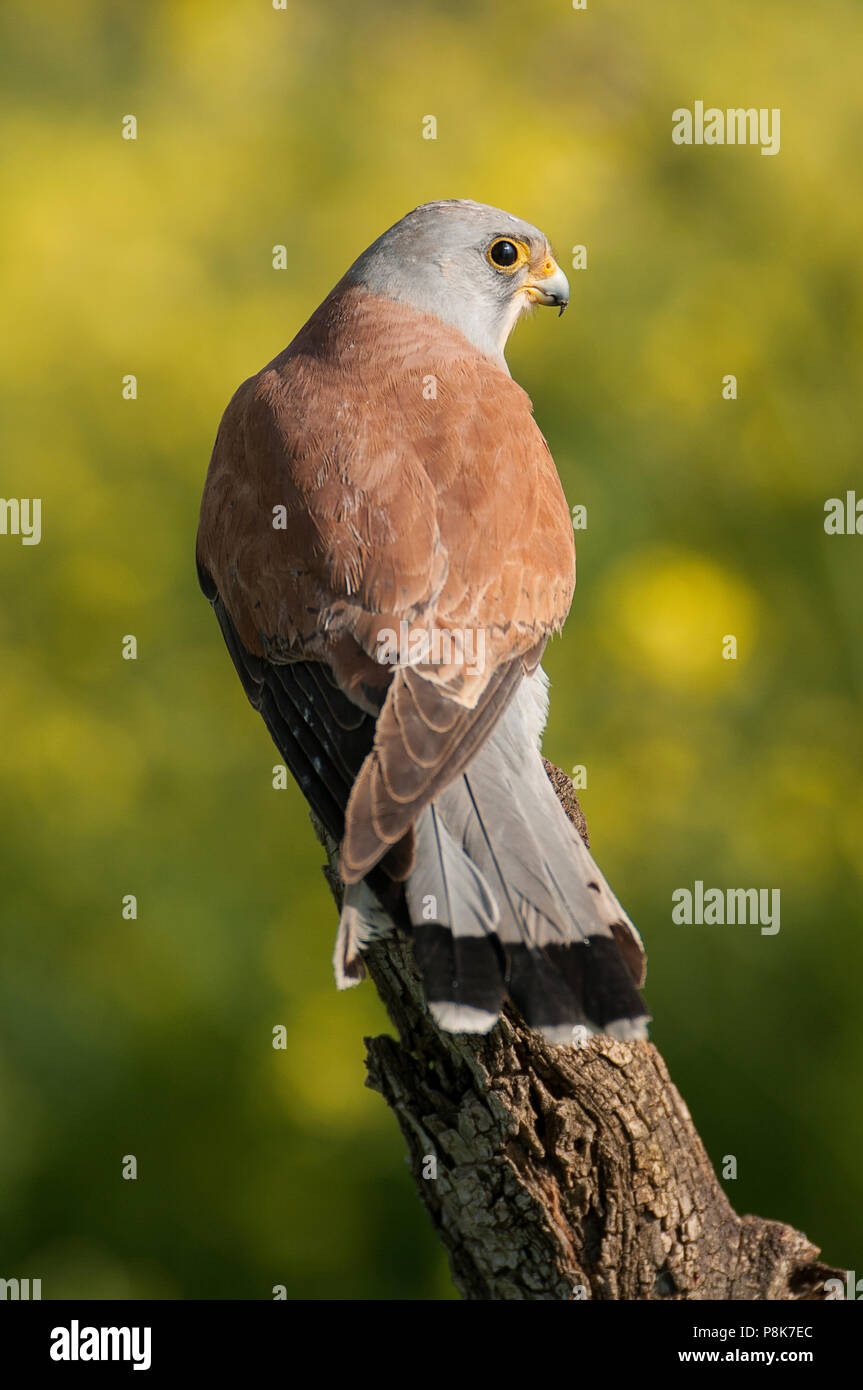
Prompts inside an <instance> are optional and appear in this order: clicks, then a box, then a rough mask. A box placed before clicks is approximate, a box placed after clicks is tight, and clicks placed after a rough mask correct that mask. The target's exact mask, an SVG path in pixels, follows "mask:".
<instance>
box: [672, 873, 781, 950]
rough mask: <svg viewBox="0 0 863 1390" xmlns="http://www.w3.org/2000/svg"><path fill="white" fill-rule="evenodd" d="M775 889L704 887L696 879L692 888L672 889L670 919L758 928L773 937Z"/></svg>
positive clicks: (776, 905)
mask: <svg viewBox="0 0 863 1390" xmlns="http://www.w3.org/2000/svg"><path fill="white" fill-rule="evenodd" d="M779 895H780V890H779V889H778V888H724V889H723V888H708V889H707V890H706V891H705V888H704V884H703V882H702V880H701V879H700V878H699V879H696V881H695V888H694V890H693V891H690V889H689V888H675V890H674V892H673V893H672V895H671V901H672V904H673V907H672V911H671V920H672V922H676V923H677V925H678V926H690V925H691V924H692V923H696V924H697V925H698V926H708V927H712V926H724V925H725V924H726V923H727V924H729V925H730V926H734V925H735V924H740V925H744V926H745V925H747V924H751V925H753V926H760V927H761V935H762V936H775V935H776V933H777V932H778V930H779Z"/></svg>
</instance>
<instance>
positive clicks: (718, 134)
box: [671, 101, 780, 154]
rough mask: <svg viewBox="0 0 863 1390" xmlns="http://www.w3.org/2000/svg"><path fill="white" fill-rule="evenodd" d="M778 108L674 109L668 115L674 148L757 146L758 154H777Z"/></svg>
mask: <svg viewBox="0 0 863 1390" xmlns="http://www.w3.org/2000/svg"><path fill="white" fill-rule="evenodd" d="M779 117H780V108H779V107H778V106H774V107H773V109H772V110H768V108H767V107H766V106H762V107H761V108H760V109H758V108H756V107H754V106H750V107H747V108H744V107H742V106H735V107H729V108H728V110H727V111H723V110H722V109H721V108H720V107H719V106H708V107H707V109H706V110H705V108H704V102H703V101H697V102H696V103H695V107H694V110H692V111H690V110H689V107H688V106H678V108H677V110H676V111H672V113H671V138H672V140H673V141H674V143H675V145H760V146H761V153H762V154H778V153H779Z"/></svg>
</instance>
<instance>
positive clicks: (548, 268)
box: [523, 256, 569, 317]
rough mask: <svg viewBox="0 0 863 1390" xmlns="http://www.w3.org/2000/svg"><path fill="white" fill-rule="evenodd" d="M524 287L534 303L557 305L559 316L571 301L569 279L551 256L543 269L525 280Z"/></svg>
mask: <svg viewBox="0 0 863 1390" xmlns="http://www.w3.org/2000/svg"><path fill="white" fill-rule="evenodd" d="M523 289H524V291H525V294H526V295H527V296H528V298H529V299H530V300H531V301H532V302H533V303H535V304H553V305H555V306H556V307H557V309H558V310H559V313H558V317H560V314H562V313H563V311H564V309H565V308H566V306H567V304H568V303H569V281H568V280H567V278H566V276H565V275H564V273H563V271H562V270H561V268H560V266H559V265H558V264H557V262H556V261H554V260H552V258H551V257H550V256H549V258H548V260H547V261H546V262H545V264H544V265H543V267H542V269H541V270H540V271H538V272H537V274H536V275H532V276H531V277H530V279H529V280H526V281H525V283H524V286H523Z"/></svg>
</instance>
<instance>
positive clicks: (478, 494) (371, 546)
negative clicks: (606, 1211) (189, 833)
mask: <svg viewBox="0 0 863 1390" xmlns="http://www.w3.org/2000/svg"><path fill="white" fill-rule="evenodd" d="M568 300H569V285H568V283H567V280H566V276H565V275H564V274H563V272H562V270H561V269H560V268H559V267H558V265H557V263H556V262H555V259H554V256H553V255H552V251H551V248H550V246H549V243H548V240H547V239H546V237H545V236H544V235H543V233H542V232H540V231H539V230H538V229H537V228H536V227H533V226H531V225H530V224H529V223H527V222H523V221H521V220H520V219H519V218H517V217H513V216H512V215H511V214H509V213H506V212H501V211H500V210H498V209H497V208H493V207H487V206H485V205H484V204H481V203H474V202H470V201H465V200H461V199H457V200H451V201H441V202H434V203H426V204H424V205H423V206H422V207H418V208H415V209H414V211H413V212H410V213H408V215H407V216H406V217H403V218H402V219H401V221H400V222H397V223H396V224H395V226H393V227H391V228H390V229H389V231H386V232H384V233H383V235H382V236H380V237H379V238H378V239H377V241H375V242H374V243H373V244H372V245H371V246H370V247H369V248H368V250H367V251H364V252H363V254H362V255H361V256H360V257H359V259H358V260H356V261H355V262H354V264H353V265H352V266H351V268H350V269H349V270H348V271H347V273H346V274H345V275H344V276H343V278H342V279H341V280H340V281H339V283H338V284H337V285H336V286H335V288H334V289H333V290H332V291H331V292H330V294H329V295H328V296H327V298H326V299H325V300H324V301H323V303H322V304H321V305H320V307H319V308H318V309H316V310H315V312H314V313H313V314H312V316H311V318H310V319H309V320H308V322H307V323H306V324H305V326H304V327H303V328H301V329H300V332H299V333H298V334H297V336H296V337H295V338H294V340H293V342H292V343H291V344H290V345H289V346H288V347H287V348H285V350H284V352H282V353H280V354H279V356H278V357H276V358H274V359H273V361H272V362H270V364H269V365H268V366H266V367H264V368H263V369H262V370H261V371H260V372H258V374H257V375H256V376H253V377H251V378H250V379H249V380H248V381H246V382H244V384H243V385H242V386H241V387H240V388H239V390H238V391H237V392H236V394H235V395H234V397H233V399H232V400H231V402H230V404H229V405H228V407H227V409H226V411H225V414H224V416H223V418H222V422H221V424H220V426H219V431H218V435H217V438H216V443H215V447H214V449H213V456H212V460H211V463H210V468H209V472H208V474H207V481H206V486H205V490H204V497H203V503H202V507H201V519H200V527H199V531H198V546H197V561H198V574H199V578H200V582H201V587H202V589H203V591H204V593H205V595H206V597H207V598H208V599H209V600H210V602H211V603H212V605H213V608H214V609H215V612H216V616H217V618H218V620H219V623H220V625H221V629H222V633H223V635H224V638H225V642H226V643H227V646H228V650H229V652H230V654H231V657H232V658H233V661H234V665H235V666H236V668H237V671H238V673H239V676H240V679H241V681H242V682H243V685H244V687H245V690H246V694H247V695H248V697H249V699H250V701H251V703H252V704H253V705H254V707H255V708H256V709H258V710H260V712H261V714H262V715H263V718H264V721H265V723H266V725H267V727H268V729H269V730H270V733H271V734H272V737H273V739H274V741H275V743H276V745H277V747H278V748H279V750H280V752H281V754H282V756H283V758H284V760H285V763H286V765H287V766H288V767H289V768H290V770H291V772H292V773H293V775H294V777H295V778H296V780H297V782H298V783H299V785H300V787H301V789H302V791H303V792H304V794H305V796H306V798H307V800H308V802H309V804H310V806H311V808H312V811H313V812H314V814H315V816H316V817H317V819H318V820H319V821H320V822H321V823H322V824H323V826H324V827H325V828H326V830H327V831H328V833H329V835H330V836H331V837H332V839H333V840H334V841H335V842H336V843H337V844H338V845H339V864H340V872H341V877H342V879H343V881H344V885H345V890H344V905H343V909H342V914H341V920H340V923H339V930H338V937H337V942H336V951H335V962H334V963H335V971H336V979H337V983H338V984H339V985H341V986H345V985H349V984H353V983H356V981H357V980H358V979H360V978H361V977H362V975H363V974H364V968H363V964H362V952H363V948H364V947H365V946H366V945H367V944H368V943H369V941H370V940H372V939H373V938H374V937H376V936H378V935H379V934H381V933H382V932H386V931H388V930H391V929H392V926H393V923H394V922H395V923H398V924H400V925H401V926H402V927H403V928H405V929H407V930H409V931H410V933H411V935H412V937H413V941H414V945H415V952H416V957H417V961H418V963H419V967H420V970H421V972H422V975H423V980H424V985H425V991H426V997H427V1000H428V1004H429V1008H430V1010H431V1012H432V1014H433V1015H434V1017H435V1019H436V1020H437V1022H438V1024H439V1026H440V1027H441V1028H444V1029H447V1030H449V1031H452V1032H485V1031H487V1030H488V1029H489V1028H491V1027H492V1026H493V1024H494V1023H495V1021H496V1019H497V1018H498V1016H499V1014H500V1010H501V1007H502V1005H503V1003H504V1001H505V999H506V998H507V996H509V998H510V999H511V1000H512V1001H513V1003H514V1004H515V1005H516V1007H517V1008H518V1009H519V1011H520V1012H521V1014H522V1015H523V1016H524V1018H525V1019H526V1021H527V1022H528V1023H529V1024H531V1025H532V1026H534V1027H536V1028H539V1029H541V1030H542V1032H543V1033H544V1034H545V1035H546V1036H547V1037H548V1038H550V1039H551V1040H552V1041H554V1042H567V1041H570V1040H572V1038H573V1032H574V1029H575V1028H577V1027H581V1028H586V1029H588V1030H590V1031H604V1032H606V1033H610V1034H613V1035H615V1036H617V1037H624V1038H631V1037H643V1036H645V1031H646V1022H647V1018H648V1015H647V1013H646V1010H645V1007H644V1003H643V1001H642V999H641V997H640V995H639V993H638V987H639V986H640V985H641V983H642V981H643V971H644V951H643V948H642V945H641V939H640V937H639V936H638V933H637V932H636V930H635V927H634V926H633V924H632V923H631V922H630V920H629V918H628V917H627V916H626V913H625V912H624V911H623V909H622V908H621V906H620V904H619V903H618V901H617V899H616V898H615V896H614V894H613V893H612V892H611V889H610V888H609V887H608V884H607V883H606V881H605V879H604V878H603V876H602V874H601V873H600V871H599V869H598V868H597V866H596V864H595V863H594V861H593V859H592V858H591V855H590V853H589V851H588V850H587V848H586V846H585V845H584V843H583V841H582V840H581V838H580V836H579V835H578V834H577V833H576V831H575V829H574V828H573V826H572V824H571V823H570V821H569V819H568V818H567V816H566V814H565V813H564V811H563V809H562V807H561V805H560V802H559V801H558V799H557V796H556V795H555V792H554V790H553V788H552V786H551V783H550V782H549V780H548V777H547V775H546V772H545V768H544V764H543V761H542V758H541V755H540V752H539V741H540V737H541V734H542V729H543V726H544V724H545V718H546V712H547V704H548V699H547V680H546V677H545V675H544V673H543V671H542V668H541V666H540V660H541V657H542V654H543V650H544V648H545V645H546V642H547V641H548V638H549V637H550V636H551V634H552V633H554V632H557V631H559V630H560V628H561V626H562V624H563V622H564V619H565V618H566V615H567V613H568V611H569V606H570V603H571V601H572V594H573V589H574V585H575V548H574V543H573V528H572V523H571V518H570V513H569V509H568V507H567V504H566V501H565V499H564V495H563V490H562V487H561V484H560V480H559V478H558V475H557V470H556V469H555V466H554V462H553V460H552V457H551V454H550V452H549V448H548V445H547V444H546V442H545V439H544V438H543V436H542V434H541V433H540V431H539V429H538V428H537V425H536V424H535V422H534V419H533V412H532V407H531V403H530V400H529V398H528V396H527V395H526V394H525V392H524V391H523V390H522V389H521V387H520V386H518V385H516V383H515V382H514V381H513V379H512V377H511V376H510V374H509V370H508V368H507V365H506V361H505V358H504V348H505V345H506V342H507V338H508V337H509V334H510V332H511V330H512V328H513V327H514V325H515V323H516V321H517V320H518V319H519V317H520V316H521V315H522V314H523V313H524V311H525V310H526V309H527V308H528V307H529V306H530V305H531V304H547V305H552V306H556V307H557V308H558V309H559V311H560V312H561V313H562V312H563V310H564V308H565V307H566V305H567V303H568Z"/></svg>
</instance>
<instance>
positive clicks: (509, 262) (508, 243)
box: [485, 236, 530, 275]
mask: <svg viewBox="0 0 863 1390" xmlns="http://www.w3.org/2000/svg"><path fill="white" fill-rule="evenodd" d="M485 256H486V260H487V261H488V263H489V265H491V266H494V268H495V270H499V271H500V272H501V274H503V275H512V274H513V273H514V271H516V270H518V269H519V267H520V266H523V265H526V264H527V262H528V261H529V260H530V250H529V248H528V247H527V246H526V245H525V244H524V242H523V241H516V240H515V238H514V237H509V236H499V237H495V239H494V241H493V242H492V244H491V246H490V247H489V248H488V250H487V251H486V253H485Z"/></svg>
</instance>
